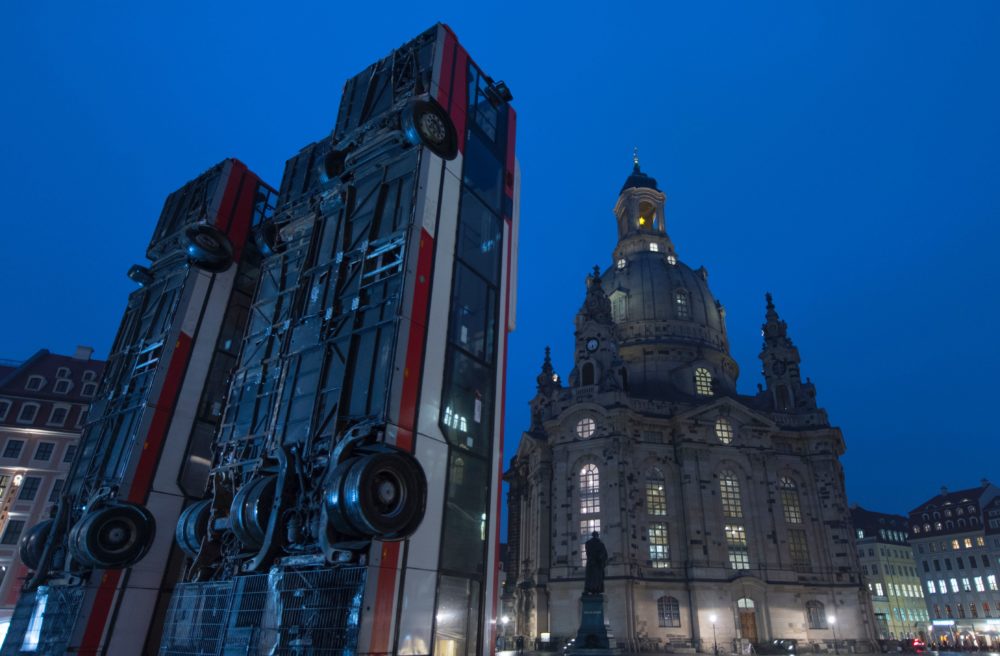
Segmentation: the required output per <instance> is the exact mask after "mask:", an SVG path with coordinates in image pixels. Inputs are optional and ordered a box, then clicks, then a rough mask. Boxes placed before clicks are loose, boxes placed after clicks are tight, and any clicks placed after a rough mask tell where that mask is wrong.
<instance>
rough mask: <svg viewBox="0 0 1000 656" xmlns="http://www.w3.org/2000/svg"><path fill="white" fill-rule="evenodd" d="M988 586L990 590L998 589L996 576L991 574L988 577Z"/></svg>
mask: <svg viewBox="0 0 1000 656" xmlns="http://www.w3.org/2000/svg"><path fill="white" fill-rule="evenodd" d="M986 585H988V586H989V588H990V590H996V589H997V577H996V575H995V574H990V575H989V576H987V577H986Z"/></svg>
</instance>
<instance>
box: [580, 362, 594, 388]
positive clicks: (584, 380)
mask: <svg viewBox="0 0 1000 656" xmlns="http://www.w3.org/2000/svg"><path fill="white" fill-rule="evenodd" d="M580 384H581V385H593V384H594V365H592V364H591V363H589V362H587V363H585V364H584V365H583V369H582V370H581V374H580Z"/></svg>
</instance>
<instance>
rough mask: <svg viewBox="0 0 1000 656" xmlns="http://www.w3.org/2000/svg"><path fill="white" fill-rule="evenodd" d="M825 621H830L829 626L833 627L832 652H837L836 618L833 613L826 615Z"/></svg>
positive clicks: (838, 651) (838, 650)
mask: <svg viewBox="0 0 1000 656" xmlns="http://www.w3.org/2000/svg"><path fill="white" fill-rule="evenodd" d="M826 621H827V622H829V623H830V628H831V629H833V653H835V654H839V653H840V649H838V648H837V618H836V617H834V616H833V615H827V617H826Z"/></svg>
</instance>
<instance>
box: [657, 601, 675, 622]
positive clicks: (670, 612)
mask: <svg viewBox="0 0 1000 656" xmlns="http://www.w3.org/2000/svg"><path fill="white" fill-rule="evenodd" d="M656 614H657V615H658V616H659V618H660V626H665V627H679V626H680V625H681V605H680V604H679V603H677V600H676V599H675V598H673V597H660V598H659V599H657V600H656Z"/></svg>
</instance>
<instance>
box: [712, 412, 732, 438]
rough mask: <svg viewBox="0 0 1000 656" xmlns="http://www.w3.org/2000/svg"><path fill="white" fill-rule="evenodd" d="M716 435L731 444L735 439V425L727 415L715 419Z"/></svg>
mask: <svg viewBox="0 0 1000 656" xmlns="http://www.w3.org/2000/svg"><path fill="white" fill-rule="evenodd" d="M715 436H716V437H717V438H719V441H720V442H722V443H723V444H729V443H730V442H732V441H733V425H732V423H730V421H729V420H728V419H726V418H725V417H719V418H718V419H716V420H715Z"/></svg>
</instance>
